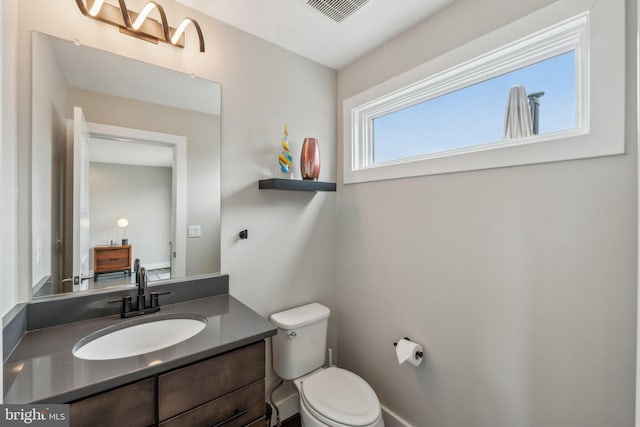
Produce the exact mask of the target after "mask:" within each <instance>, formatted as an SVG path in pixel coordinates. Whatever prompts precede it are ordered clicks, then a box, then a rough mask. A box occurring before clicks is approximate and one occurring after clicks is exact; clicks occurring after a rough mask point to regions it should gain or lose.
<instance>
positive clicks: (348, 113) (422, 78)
mask: <svg viewBox="0 0 640 427" xmlns="http://www.w3.org/2000/svg"><path fill="white" fill-rule="evenodd" d="M605 3H606V4H605ZM514 40H515V41H514ZM624 46H625V37H624V1H622V0H598V1H596V2H593V1H587V0H563V1H559V2H556V3H553V4H552V5H550V6H547V7H545V8H543V9H541V10H539V11H537V12H535V13H533V14H531V15H528V16H526V17H524V18H522V19H520V20H518V21H516V22H514V23H512V24H509V25H508V26H505V27H503V28H501V29H499V30H497V31H494V32H493V33H490V34H488V35H486V36H484V37H481V38H479V39H477V40H475V41H474V42H471V43H469V44H467V45H464V46H462V47H460V48H458V49H455V50H453V51H451V52H448V53H446V54H444V55H442V56H440V57H438V58H436V59H434V60H432V61H429V62H428V63H426V64H423V65H422V66H420V67H417V68H416V69H413V70H411V71H409V72H407V73H404V74H402V75H400V76H398V77H396V78H393V79H391V80H389V81H387V82H385V83H382V84H380V85H378V86H376V87H374V88H372V89H369V90H367V91H365V92H363V93H361V94H358V95H356V96H354V97H352V98H349V99H347V100H345V101H344V104H343V115H344V122H343V123H344V139H343V148H344V183H345V184H349V183H356V182H365V181H374V180H382V179H393V178H404V177H411V176H420V175H432V174H441V173H449V172H459V171H466V170H477V169H488V168H496V167H505V166H515V165H524V164H533V163H544V162H553V161H560V160H570V159H580V158H588V157H597V156H606V155H615V154H623V153H624V152H625V150H624V148H625V141H624V114H625V109H624V99H625V95H624V90H625V86H624V83H625V82H624V80H625V70H624V66H625V60H624ZM569 51H575V54H576V127H575V128H574V129H571V130H567V131H561V132H553V133H546V134H542V135H534V136H531V137H528V138H522V139H517V140H507V141H498V142H491V143H487V144H482V145H475V146H470V147H464V148H460V149H455V150H450V151H444V152H438V153H434V154H429V155H424V156H419V157H411V158H406V159H399V160H394V161H387V162H382V163H374V162H373V138H372V136H373V132H372V130H373V120H374V119H375V118H377V117H381V116H384V115H386V114H389V113H392V112H395V111H398V110H401V109H404V108H407V107H409V106H412V105H415V104H418V103H421V102H425V101H428V100H430V99H433V98H436V97H438V96H442V95H445V94H447V93H451V92H454V91H456V90H459V89H462V88H464V87H468V86H471V85H474V84H476V83H480V82H482V81H485V80H487V79H490V78H493V77H496V76H499V75H502V74H505V73H508V72H511V71H514V70H517V69H521V68H524V67H526V66H529V65H532V64H535V63H537V62H540V61H543V60H545V59H549V58H551V57H554V56H557V55H560V54H563V53H566V52H569ZM505 99H506V97H505Z"/></svg>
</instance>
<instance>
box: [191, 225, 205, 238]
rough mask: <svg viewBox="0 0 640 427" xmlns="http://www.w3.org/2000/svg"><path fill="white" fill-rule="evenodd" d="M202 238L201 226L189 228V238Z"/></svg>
mask: <svg viewBox="0 0 640 427" xmlns="http://www.w3.org/2000/svg"><path fill="white" fill-rule="evenodd" d="M200 236H202V226H200V225H190V226H189V238H193V237H200Z"/></svg>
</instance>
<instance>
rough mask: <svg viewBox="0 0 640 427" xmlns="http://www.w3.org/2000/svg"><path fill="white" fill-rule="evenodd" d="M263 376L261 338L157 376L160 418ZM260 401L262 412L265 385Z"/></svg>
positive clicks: (179, 411) (176, 413) (168, 416)
mask: <svg viewBox="0 0 640 427" xmlns="http://www.w3.org/2000/svg"><path fill="white" fill-rule="evenodd" d="M264 375H265V367H264V341H260V342H258V343H256V344H252V345H249V346H247V347H243V348H241V349H239V350H235V351H232V352H230V353H225V354H223V355H221V356H216V357H213V358H211V359H208V360H205V361H203V362H198V363H194V364H193V365H189V366H187V367H184V368H180V369H176V370H175V371H172V372H169V373H167V374H162V375H160V376H158V415H159V420H160V421H163V420H166V419H168V418H171V417H173V416H175V415H178V414H181V413H182V412H185V411H187V410H189V409H191V408H194V407H196V406H198V405H201V404H203V403H206V402H209V401H210V400H213V399H217V398H218V397H220V396H222V395H224V394H227V393H230V392H232V391H235V390H238V389H239V388H242V387H244V386H246V385H248V384H252V383H254V382H256V381H259V380H262V379H264ZM262 400H263V403H262V405H263V408H262V411H263V412H264V384H263V390H262ZM214 424H215V423H214Z"/></svg>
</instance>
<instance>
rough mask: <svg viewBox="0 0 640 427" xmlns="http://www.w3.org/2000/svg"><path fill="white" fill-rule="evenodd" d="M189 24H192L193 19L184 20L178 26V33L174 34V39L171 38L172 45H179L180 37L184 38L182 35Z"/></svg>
mask: <svg viewBox="0 0 640 427" xmlns="http://www.w3.org/2000/svg"><path fill="white" fill-rule="evenodd" d="M189 24H191V19H189V18H184V19H183V20H182V22H181V23H180V25H178V28H177V29H176V32H175V33H173V37H171V43H172V44H176V43H178V40H180V36H182V33H184V30H185V29H186V28H187V25H189Z"/></svg>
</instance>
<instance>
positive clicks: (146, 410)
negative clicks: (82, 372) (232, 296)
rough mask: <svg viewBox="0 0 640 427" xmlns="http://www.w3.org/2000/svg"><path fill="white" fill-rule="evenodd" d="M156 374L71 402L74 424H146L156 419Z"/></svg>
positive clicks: (143, 426) (132, 426)
mask: <svg viewBox="0 0 640 427" xmlns="http://www.w3.org/2000/svg"><path fill="white" fill-rule="evenodd" d="M155 384H156V382H155V378H147V379H146V380H142V381H138V382H135V383H133V384H129V385H125V386H122V387H118V388H116V389H113V390H109V391H106V392H104V393H100V394H96V395H95V396H91V397H87V398H86V399H82V400H78V401H76V402H73V403H72V404H71V405H69V418H70V420H71V422H70V424H71V425H72V426H73V427H85V426H86V427H109V426H123V425H127V426H128V427H146V426H150V425H153V424H154V423H155V420H156V402H155V399H154V392H155Z"/></svg>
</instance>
